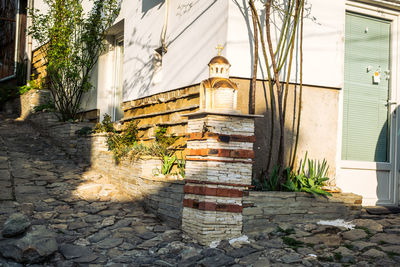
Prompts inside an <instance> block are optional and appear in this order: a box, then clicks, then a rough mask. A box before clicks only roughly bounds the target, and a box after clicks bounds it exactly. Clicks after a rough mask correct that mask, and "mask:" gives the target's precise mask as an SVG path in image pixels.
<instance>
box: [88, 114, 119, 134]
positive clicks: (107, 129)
mask: <svg viewBox="0 0 400 267" xmlns="http://www.w3.org/2000/svg"><path fill="white" fill-rule="evenodd" d="M93 132H94V133H114V132H115V128H114V125H113V123H112V121H111V116H110V115H108V114H107V113H106V114H104V116H103V120H102V122H101V123H100V122H99V123H96V125H95V126H94V129H93Z"/></svg>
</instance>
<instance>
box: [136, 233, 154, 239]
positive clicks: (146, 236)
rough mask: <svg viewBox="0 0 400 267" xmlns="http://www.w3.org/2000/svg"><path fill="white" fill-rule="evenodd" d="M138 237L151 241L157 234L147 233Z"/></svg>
mask: <svg viewBox="0 0 400 267" xmlns="http://www.w3.org/2000/svg"><path fill="white" fill-rule="evenodd" d="M138 236H139V237H140V238H141V239H144V240H149V239H152V238H154V237H156V236H157V234H155V233H153V232H145V233H142V234H139V235H138Z"/></svg>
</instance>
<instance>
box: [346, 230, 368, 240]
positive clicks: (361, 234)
mask: <svg viewBox="0 0 400 267" xmlns="http://www.w3.org/2000/svg"><path fill="white" fill-rule="evenodd" d="M342 237H343V238H344V239H347V240H351V241H354V240H359V239H363V238H366V237H367V233H366V232H365V231H364V230H362V229H353V230H350V231H347V232H344V233H342Z"/></svg>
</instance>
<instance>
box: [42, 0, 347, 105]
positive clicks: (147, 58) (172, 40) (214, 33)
mask: <svg viewBox="0 0 400 267" xmlns="http://www.w3.org/2000/svg"><path fill="white" fill-rule="evenodd" d="M256 2H257V1H256ZM308 2H309V7H310V14H309V17H310V18H309V19H305V24H304V45H303V47H304V49H303V51H304V65H303V66H304V76H303V77H304V78H303V80H304V83H305V84H309V85H315V86H328V87H336V88H342V86H343V61H344V58H343V55H344V20H345V4H344V3H345V1H344V0H340V1H331V0H309V1H308ZM83 5H84V7H85V9H89V8H90V4H88V1H87V0H86V1H84V4H83ZM247 5H248V4H247V1H243V0H201V1H200V0H173V1H170V8H169V20H168V24H167V34H166V43H167V47H168V52H167V53H166V54H165V55H164V57H163V61H162V71H161V73H159V75H158V76H157V75H156V76H155V75H154V66H153V65H154V53H155V49H157V48H159V47H160V46H161V38H160V37H161V32H162V28H163V23H164V16H165V0H139V1H127V0H124V1H123V2H122V8H121V13H120V15H119V17H118V18H117V20H116V22H118V21H120V20H122V19H124V20H125V28H124V39H125V40H124V43H125V44H124V46H125V47H124V49H125V58H124V73H123V76H124V93H123V100H124V101H129V100H133V99H137V98H141V97H144V96H147V95H151V94H155V93H159V92H162V91H167V90H172V89H176V88H180V87H184V86H188V85H192V84H196V83H199V82H201V81H202V80H203V79H205V78H207V77H208V66H207V64H208V62H209V60H210V59H211V58H212V57H213V56H214V55H216V50H215V46H217V44H222V45H224V46H225V50H224V51H223V52H222V54H223V55H224V56H226V57H227V58H228V60H229V61H230V63H231V64H232V68H231V76H234V77H243V78H251V76H252V73H251V72H252V61H253V59H252V57H253V55H252V54H253V52H252V46H253V44H252V33H251V31H252V28H253V26H252V21H251V13H250V10H249V9H248V6H247ZM35 8H38V9H39V10H43V11H45V10H46V8H45V5H44V4H43V0H35ZM260 8H262V6H260ZM311 17H315V18H316V21H313V20H312V19H311ZM35 47H37V44H35ZM259 52H260V57H261V58H262V52H261V47H260V51H259ZM295 58H297V62H298V60H299V57H298V55H295ZM260 61H261V62H263V60H262V59H261V60H260ZM99 71H100V72H99V73H98V77H102V76H104V75H111V73H112V71H111V70H110V69H109V68H104V67H103V68H99ZM295 71H296V69H295V68H293V73H294V72H295ZM265 73H266V71H265V66H261V69H260V68H259V72H258V78H265V76H266V75H265ZM292 81H296V79H295V75H292ZM97 84H98V88H97V89H98V90H99V91H101V90H106V89H104V88H102V87H103V86H104V83H97ZM97 105H98V106H104V105H101V103H97Z"/></svg>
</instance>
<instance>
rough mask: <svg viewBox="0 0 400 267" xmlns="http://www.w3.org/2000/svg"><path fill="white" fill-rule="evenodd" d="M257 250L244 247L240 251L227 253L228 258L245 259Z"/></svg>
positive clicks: (235, 250)
mask: <svg viewBox="0 0 400 267" xmlns="http://www.w3.org/2000/svg"><path fill="white" fill-rule="evenodd" d="M256 251H257V250H256V249H255V248H252V247H248V246H246V247H242V248H238V249H234V250H231V251H229V252H228V253H227V255H228V256H231V257H234V258H242V257H245V256H247V255H249V254H251V253H254V252H256Z"/></svg>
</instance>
